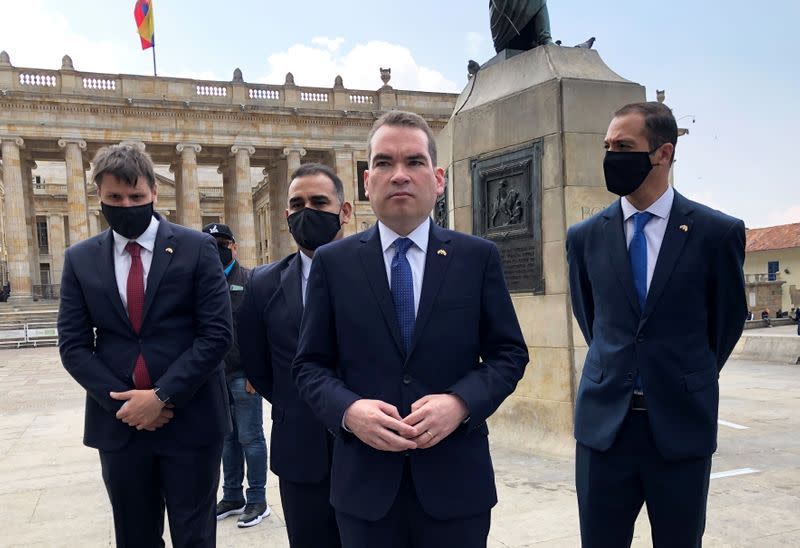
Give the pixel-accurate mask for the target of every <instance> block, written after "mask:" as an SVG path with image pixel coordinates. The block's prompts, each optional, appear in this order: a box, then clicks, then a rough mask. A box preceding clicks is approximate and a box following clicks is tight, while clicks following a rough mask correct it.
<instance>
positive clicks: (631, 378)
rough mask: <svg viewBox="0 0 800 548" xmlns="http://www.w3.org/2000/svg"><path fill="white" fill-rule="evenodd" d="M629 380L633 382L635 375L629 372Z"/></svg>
mask: <svg viewBox="0 0 800 548" xmlns="http://www.w3.org/2000/svg"><path fill="white" fill-rule="evenodd" d="M628 380H629V381H632V380H633V373H631V372H628Z"/></svg>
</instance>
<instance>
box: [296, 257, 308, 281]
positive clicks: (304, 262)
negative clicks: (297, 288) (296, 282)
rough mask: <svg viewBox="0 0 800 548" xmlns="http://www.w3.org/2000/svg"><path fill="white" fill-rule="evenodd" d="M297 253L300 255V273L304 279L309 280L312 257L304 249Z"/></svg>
mask: <svg viewBox="0 0 800 548" xmlns="http://www.w3.org/2000/svg"><path fill="white" fill-rule="evenodd" d="M297 254H298V255H300V273H301V275H302V276H303V279H304V280H306V281H308V275H309V274H310V273H311V257H309V256H308V255H306V254H305V253H303V252H302V251H298V252H297Z"/></svg>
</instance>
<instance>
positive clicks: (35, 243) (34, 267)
mask: <svg viewBox="0 0 800 548" xmlns="http://www.w3.org/2000/svg"><path fill="white" fill-rule="evenodd" d="M21 163H22V193H23V196H24V198H25V226H26V228H27V230H28V262H29V263H30V273H31V284H33V285H38V284H40V283H42V273H41V271H40V270H39V238H37V235H38V231H37V230H36V207H35V202H34V196H33V170H34V169H36V162H32V161H30V160H25V159H21Z"/></svg>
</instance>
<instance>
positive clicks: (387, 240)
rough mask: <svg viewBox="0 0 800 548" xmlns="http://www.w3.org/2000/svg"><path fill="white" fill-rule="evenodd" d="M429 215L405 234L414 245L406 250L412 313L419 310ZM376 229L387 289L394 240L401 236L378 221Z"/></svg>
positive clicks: (390, 278)
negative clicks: (411, 294) (384, 267)
mask: <svg viewBox="0 0 800 548" xmlns="http://www.w3.org/2000/svg"><path fill="white" fill-rule="evenodd" d="M430 225H431V219H430V217H428V218H426V219H425V220H424V221H423V222H422V224H421V225H419V226H418V227H417V228H415V229H414V230H412V231H411V233H410V234H409V235H408V236H406V237H407V238H408V239H410V240H411V241H412V242H414V245H412V246H411V247H409V248H408V251H406V258H407V259H408V263H409V264H410V265H411V277H412V279H413V281H414V315H415V316H416V314H417V311H418V310H419V298H420V295H421V294H422V278H423V276H424V275H425V255H426V253H427V252H428V236H429V234H430ZM378 231H379V232H380V236H381V249H383V263H384V264H385V265H386V279H387V280H388V281H389V289H391V288H392V259H394V254H395V247H394V242H395V240H397V239H398V238H402V237H403V236H400V235H399V234H397V233H396V232H395V231H394V230H392V229H391V228H389V227H387V226H386V225H385V224H383V223H382V222H380V221H378Z"/></svg>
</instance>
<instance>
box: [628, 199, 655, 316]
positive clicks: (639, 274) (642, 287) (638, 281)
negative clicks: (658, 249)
mask: <svg viewBox="0 0 800 548" xmlns="http://www.w3.org/2000/svg"><path fill="white" fill-rule="evenodd" d="M652 218H653V214H652V213H650V212H648V211H644V212H642V213H634V215H633V226H634V229H633V238H632V239H631V245H630V246H629V247H628V255H629V256H630V261H631V272H632V273H633V285H634V287H635V288H636V294H637V295H638V296H639V309H640V310H641V311H642V313H644V303H645V301H646V300H647V238H646V237H645V235H644V227H645V225H646V224H647V223H648V222H650V219H652Z"/></svg>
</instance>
